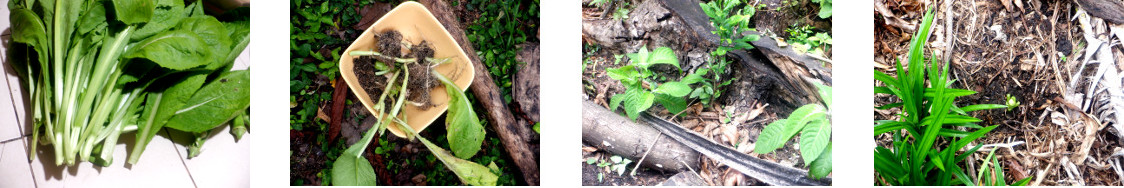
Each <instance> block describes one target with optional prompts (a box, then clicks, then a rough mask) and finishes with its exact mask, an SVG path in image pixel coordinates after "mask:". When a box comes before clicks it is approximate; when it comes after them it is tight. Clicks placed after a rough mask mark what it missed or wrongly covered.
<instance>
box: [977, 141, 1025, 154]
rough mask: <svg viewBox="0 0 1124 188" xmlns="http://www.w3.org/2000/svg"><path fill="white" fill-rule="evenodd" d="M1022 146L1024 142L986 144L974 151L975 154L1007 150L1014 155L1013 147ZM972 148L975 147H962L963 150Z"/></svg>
mask: <svg viewBox="0 0 1124 188" xmlns="http://www.w3.org/2000/svg"><path fill="white" fill-rule="evenodd" d="M1022 144H1026V142H1024V141H1016V142H1011V143H999V144H987V145H983V146H980V149H979V150H976V152H991V150H995V149H996V148H1007V149H1010V150H1011V153H1014V152H1015V148H1014V147H1015V146H1018V145H1022ZM974 147H976V146H964V148H974Z"/></svg>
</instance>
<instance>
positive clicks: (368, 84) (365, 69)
mask: <svg viewBox="0 0 1124 188" xmlns="http://www.w3.org/2000/svg"><path fill="white" fill-rule="evenodd" d="M354 62H355V66H354V68H353V70H354V71H355V77H356V78H360V79H359V85H360V87H362V88H363V91H367V95H369V96H370V97H371V100H378V99H379V96H381V95H382V92H383V89H384V88H386V81H387V78H386V76H385V75H377V74H376V72H378V71H379V70H378V69H376V68H375V63H381V62H376V61H375V58H374V57H371V56H359V57H356V58H355V61H354Z"/></svg>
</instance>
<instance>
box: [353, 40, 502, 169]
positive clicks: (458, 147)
mask: <svg viewBox="0 0 1124 188" xmlns="http://www.w3.org/2000/svg"><path fill="white" fill-rule="evenodd" d="M383 33H384V34H380V35H379V36H383V37H377V38H376V41H377V42H376V44H377V45H376V46H379V48H380V49H377V50H378V51H374V50H371V51H359V50H356V51H351V52H348V54H349V55H351V56H355V57H356V58H355V60H356V61H355V63H356V66H355V67H367V68H371V69H375V70H366V71H370V72H375V73H374V74H372V75H365V76H375V77H377V76H384V77H386V79H385V80H386V82H385V84H380V83H371V84H379V85H380V86H382V88H381V90H379V91H381V92H379V94H378V96H374V95H372V96H371V100H375V101H373V102H375V103H374V104H375V105H374V107H373V109H374V110H375V112H373V113H372V114H375V117H376V118H377V122H376V123H375V124H374V125H375V126H371V128H370V129H369V130H367V132H366V133H364V134H363V139H362V140H360V141H359V142H356V143H355V144H353V145H351V146H349V147H348V148H347V150H345V151H344V153H343V154H340V156H339V158H338V159H336V161H335V162H334V163H333V164H332V173H331V177H332V184H333V185H344V186H373V185H376V184H377V182H376V176H375V170H374V168H372V167H371V162H370V161H368V160H367V158H363V155H362V154H363V153H364V152H365V151H366V150H367V146H369V145H370V143H371V141H373V139H374V138H375V136H381V135H383V134H384V133H386V128H387V127H388V126H390V124H391V123H394V124H395V125H396V126H398V128H399V130H402V131H404V132H405V133H406V134H405V135H406V137H407V139H408V140H413V139H414V138H417V139H418V140H421V142H422V144H424V145H425V147H426V148H427V149H429V151H430V152H433V155H434V156H436V157H437V159H438V160H440V161H441V163H443V164H445V166H446V167H448V169H449V170H450V171H453V173H454V174H456V175H457V177H458V178H459V179H460V180H461V183H464V184H467V185H485V186H495V185H496V180H497V179H499V176H498V175H497V173H498V172H499V167H497V166H496V164H495V163H491V164H489V165H488V166H487V167H485V166H484V165H480V164H477V163H474V162H472V161H468V160H466V159H469V158H472V156H473V155H476V153H477V152H478V151H480V146H481V144H483V141H484V134H485V133H484V127H483V125H481V124H480V119H478V118H477V116H476V112H475V111H473V110H472V103H470V102H469V101H468V97H467V96H466V95H465V93H464V90H462V89H461V88H460V87H458V86H457V85H456V84H455V83H453V82H452V81H450V80H449V79H448V78H446V77H445V76H444V75H441V73H438V72H437V70H436V69H432V68H430V69H418V68H417V67H434V66H437V65H440V64H442V63H446V62H449V59H448V58H433V57H432V55H433V53H432V51H430V52H429V53H418V52H419V50H421V49H428V48H418V47H421V46H426V42H424V41H423V42H421V43H420V44H410V43H405V42H404V41H399V40H400V39H399V38H400V37H386V36H395V34H387V33H396V31H392V30H390V31H384V32H383ZM401 45H405V47H403V46H401ZM411 46H413V47H411ZM398 49H410V53H408V54H414V55H410V56H412V57H410V56H407V57H402V56H401V54H400V52H401V50H398ZM372 57H373V58H372ZM362 63H368V64H373V65H363V64H362ZM416 70H428V71H416ZM357 72H360V71H357ZM358 74H360V73H357V75H358ZM418 78H424V79H418ZM430 78H434V79H437V80H438V81H439V82H440V83H441V84H443V85H444V86H445V92H446V93H447V94H448V96H449V101H448V105H449V108H448V114H446V116H445V128H446V129H447V131H448V132H447V135H446V138H447V139H448V141H449V145H450V147H451V148H452V152H449V151H446V150H445V149H442V148H441V147H440V146H437V145H435V144H433V143H431V142H429V140H428V139H426V138H424V137H421V136H417V135H418V132H417V131H414V130H413V128H411V127H410V126H407V123H406V122H407V121H406V119H405V118H406V117H407V116H399V113H400V112H402V109H403V104H408V103H414V104H411V105H415V106H418V105H425V103H424V102H423V103H415V102H409V100H407V98H415V97H418V96H419V95H421V96H424V97H427V98H428V96H427V95H428V94H427V93H426V92H428V90H429V89H431V88H433V87H436V85H437V84H436V83H432V84H433V85H431V86H433V87H411V86H414V85H426V83H424V82H426V81H427V80H429V79H430ZM361 79H363V78H361ZM360 83H363V82H362V81H361V82H360ZM363 87H364V88H367V87H370V86H368V85H364V86H363ZM423 100H424V99H423Z"/></svg>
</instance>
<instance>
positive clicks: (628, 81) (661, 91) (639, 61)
mask: <svg viewBox="0 0 1124 188" xmlns="http://www.w3.org/2000/svg"><path fill="white" fill-rule="evenodd" d="M627 56H628V57H629V59H630V60H631V62H629V65H625V66H622V67H620V68H609V69H607V70H606V72H608V74H609V77H610V78H612V79H614V80H619V81H621V84H623V85H624V86H625V88H627V89H626V90H625V92H624V93H623V94H618V95H613V97H612V98H611V99H610V102H609V109H614V110H615V109H617V107H618V106H620V105H621V103H624V111H625V113H626V114H628V118H631V119H632V120H636V118H637V117H638V115H639V114H640V112H642V111H645V110H648V108H650V107H652V104H653V103H655V102H659V103H660V104H661V105H663V106H664V108H667V110H668V111H670V112H671V113H673V114H675V113H679V112H680V111H683V110H684V109H686V108H687V101H686V100H685V99H683V97H684V96H687V94H689V93H690V92H691V86H689V85H690V84H693V83H695V82H698V81H700V80H687V79H684V80H682V81H667V82H662V83H661V82H660V81H659V80H660V79H659V78H658V77H659V76H658V75H657V73H655V72H653V71H652V70H651V69H650V68H652V67H654V66H656V65H662V66H672V67H674V68H675V70H676V71H679V59H678V57H676V56H675V52H673V51H671V48H668V47H659V48H656V49H655V50H653V51H652V52H648V47H647V46H644V47H640V51H638V52H637V53H630V54H627ZM665 79H666V78H665Z"/></svg>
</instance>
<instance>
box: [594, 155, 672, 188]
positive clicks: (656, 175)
mask: <svg viewBox="0 0 1124 188" xmlns="http://www.w3.org/2000/svg"><path fill="white" fill-rule="evenodd" d="M585 147H589V146H585ZM612 156H613V154H610V153H608V152H605V151H594V152H585V151H583V152H582V161H581V162H582V186H653V185H659V184H660V183H663V182H664V181H666V180H667V179H668V178H670V177H671V176H674V175H675V173H674V172H660V171H659V170H654V169H649V168H640V169H637V171H636V175H635V176H632V175H629V174H630V173H632V167H634V166H635V165H636V163H637V161H633V162H632V163H629V164H628V170H626V171H625V172H624V175H618V174H617V171H613V170H610V169H609V167H598V166H597V163H600V162H601V161H611V160H610V159H609V158H610V157H612ZM588 159H594V161H595V162H594V163H593V164H588V163H586V160H588ZM598 176H600V177H598Z"/></svg>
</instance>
